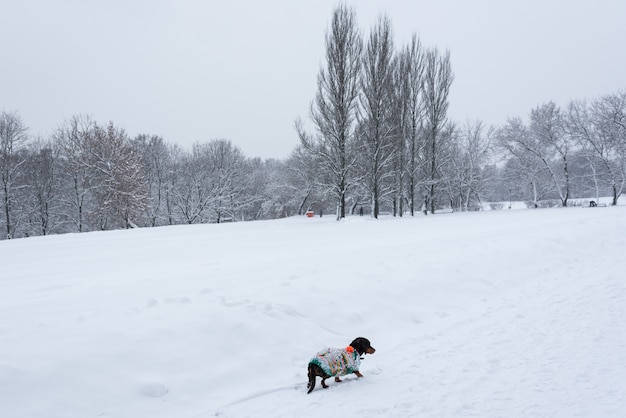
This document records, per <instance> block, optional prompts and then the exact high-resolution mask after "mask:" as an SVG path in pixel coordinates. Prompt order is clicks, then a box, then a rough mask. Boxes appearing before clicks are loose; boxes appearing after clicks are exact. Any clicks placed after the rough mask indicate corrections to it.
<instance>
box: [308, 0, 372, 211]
mask: <svg viewBox="0 0 626 418" xmlns="http://www.w3.org/2000/svg"><path fill="white" fill-rule="evenodd" d="M362 48H363V46H362V40H361V34H360V32H359V30H358V28H357V21H356V15H355V12H354V10H353V9H351V8H348V7H347V6H346V5H340V6H339V7H337V8H336V9H335V10H334V12H333V18H332V22H331V27H330V30H328V31H327V33H326V67H325V68H321V69H320V72H319V75H318V78H317V95H316V98H315V101H314V102H313V104H312V105H311V119H312V121H313V123H314V125H315V127H316V130H317V132H318V135H313V136H311V135H308V134H307V133H306V132H305V131H304V128H303V125H302V122H301V121H300V120H297V121H296V130H297V131H298V135H299V136H300V140H301V142H302V145H303V146H304V147H305V148H306V149H307V150H308V151H309V152H310V153H312V154H313V155H314V156H315V158H317V159H318V160H319V162H320V169H321V170H322V171H323V172H325V173H328V175H327V177H328V179H329V180H328V184H327V187H329V188H330V189H331V191H332V194H333V195H334V196H335V198H336V199H337V220H340V219H342V218H344V217H345V216H346V194H347V193H348V189H349V187H350V175H351V171H352V170H353V167H354V163H355V156H354V155H351V154H350V153H349V149H350V142H351V141H353V140H354V121H355V106H356V103H357V97H358V94H359V92H358V77H359V71H360V57H361V51H362ZM323 177H324V176H323Z"/></svg>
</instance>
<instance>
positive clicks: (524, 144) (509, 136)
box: [495, 118, 543, 207]
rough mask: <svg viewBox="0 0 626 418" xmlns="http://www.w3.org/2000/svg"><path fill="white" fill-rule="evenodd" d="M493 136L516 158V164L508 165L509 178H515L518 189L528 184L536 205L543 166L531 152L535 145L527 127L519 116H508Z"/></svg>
mask: <svg viewBox="0 0 626 418" xmlns="http://www.w3.org/2000/svg"><path fill="white" fill-rule="evenodd" d="M495 136H496V139H497V141H498V145H499V146H500V147H501V148H502V149H503V150H505V152H506V153H507V154H508V155H511V156H513V157H514V158H515V159H516V160H517V163H516V164H509V165H508V166H509V173H510V175H511V178H512V179H514V180H515V181H514V183H515V184H516V185H517V187H519V188H520V189H524V188H525V187H524V185H530V188H531V193H532V202H533V206H534V207H538V205H539V203H538V201H539V196H540V191H541V185H542V181H541V173H542V171H543V168H542V165H541V161H540V160H539V159H538V158H537V156H536V154H535V153H534V152H532V149H533V148H535V147H536V145H535V143H534V140H533V136H532V135H531V133H530V132H529V129H528V127H526V125H525V124H524V123H523V122H522V120H521V119H520V118H510V119H508V121H507V123H506V124H505V125H504V126H503V127H501V128H500V129H498V131H497V132H496V134H495ZM510 161H511V160H509V162H510ZM509 194H510V192H509Z"/></svg>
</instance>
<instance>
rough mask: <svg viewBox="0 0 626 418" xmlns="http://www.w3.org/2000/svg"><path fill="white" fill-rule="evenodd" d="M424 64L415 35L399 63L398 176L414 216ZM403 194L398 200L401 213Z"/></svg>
mask: <svg viewBox="0 0 626 418" xmlns="http://www.w3.org/2000/svg"><path fill="white" fill-rule="evenodd" d="M424 68H425V51H424V48H423V47H422V44H421V42H420V40H419V38H418V37H417V35H413V37H412V39H411V42H410V43H409V44H408V45H407V46H405V47H404V49H403V50H402V52H401V53H400V56H399V63H398V65H397V67H396V83H395V84H396V92H397V93H396V94H397V101H398V102H399V104H400V106H401V111H400V115H401V122H400V135H399V139H400V141H401V144H402V145H401V147H400V149H399V153H400V155H401V157H400V158H401V159H402V160H401V161H402V162H401V164H399V169H400V170H402V172H403V174H401V176H400V177H399V179H398V181H399V184H398V188H399V189H400V190H403V189H404V188H405V183H406V189H407V190H406V200H407V202H408V205H409V209H410V212H411V216H414V215H415V201H416V189H417V188H418V182H419V170H420V165H421V164H420V159H421V155H422V151H423V147H424V142H423V138H424V136H423V135H422V132H423V129H422V126H423V115H424V101H423V94H422V92H423V85H424ZM402 197H403V196H399V198H400V199H401V200H400V202H399V203H398V206H399V210H400V213H402Z"/></svg>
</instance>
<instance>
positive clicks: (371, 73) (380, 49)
mask: <svg viewBox="0 0 626 418" xmlns="http://www.w3.org/2000/svg"><path fill="white" fill-rule="evenodd" d="M392 37H393V35H392V31H391V22H390V20H389V18H387V17H380V18H379V20H378V23H377V24H376V25H375V27H374V28H373V29H372V31H371V33H370V37H369V40H368V42H367V46H366V48H365V51H364V54H363V72H362V74H361V90H362V95H361V98H360V106H359V131H358V139H359V145H360V150H361V167H362V173H363V177H364V185H365V187H366V188H367V189H368V191H369V194H370V201H371V205H372V216H373V217H374V218H378V214H379V212H380V202H381V200H382V199H383V198H385V197H386V196H387V195H389V194H391V193H392V191H393V175H394V173H393V170H392V163H393V161H394V158H395V156H396V155H397V152H398V150H397V146H396V145H397V143H396V141H395V139H396V137H397V136H398V135H399V133H400V132H399V126H398V125H397V124H396V123H397V119H396V120H394V114H393V111H394V108H395V106H394V100H393V99H394V91H393V81H394V80H393V76H394V66H393V39H392Z"/></svg>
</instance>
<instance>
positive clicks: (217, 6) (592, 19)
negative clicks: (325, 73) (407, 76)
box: [0, 0, 626, 158]
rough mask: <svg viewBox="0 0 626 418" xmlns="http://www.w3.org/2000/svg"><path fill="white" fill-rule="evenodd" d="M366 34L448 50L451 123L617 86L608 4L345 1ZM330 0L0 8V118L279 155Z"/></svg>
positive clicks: (621, 18) (136, 0)
mask: <svg viewBox="0 0 626 418" xmlns="http://www.w3.org/2000/svg"><path fill="white" fill-rule="evenodd" d="M346 3H347V4H350V5H354V6H355V9H356V12H357V16H358V18H359V20H360V22H361V29H362V31H363V32H364V33H367V32H368V31H369V29H370V28H371V26H372V24H373V23H374V21H375V20H376V18H377V16H378V15H379V14H380V13H381V12H384V13H386V14H387V15H388V16H389V17H390V18H391V21H392V24H393V28H394V32H395V41H396V46H397V47H400V46H401V45H402V44H403V43H405V42H407V41H408V40H409V39H410V36H411V34H412V33H417V34H418V35H419V37H420V38H421V40H422V41H423V43H424V44H425V45H426V46H437V47H439V48H440V49H441V50H443V49H446V48H447V49H449V50H450V53H451V58H452V69H453V71H454V74H455V81H454V83H453V85H452V89H451V93H450V112H449V114H450V117H451V118H452V119H453V120H455V121H457V122H460V123H464V122H465V121H467V120H468V119H469V120H474V119H481V120H483V121H484V122H485V123H487V124H494V125H499V124H502V123H503V122H505V121H506V118H507V117H509V116H521V117H526V115H527V114H528V113H529V111H530V110H531V109H532V108H533V107H535V106H537V105H538V104H541V103H543V102H546V101H549V100H553V101H555V102H556V103H557V104H559V105H561V106H564V105H566V104H567V102H568V101H570V100H572V99H585V98H586V99H594V98H596V97H598V96H600V95H604V94H608V93H613V92H616V91H618V90H621V89H624V88H626V1H623V0H593V1H592V0H588V1H587V0H543V1H541V0H507V1H503V0H480V1H478V0H477V1H472V0H431V1H426V0H413V1H409V0H404V1H401V0H358V1H357V0H349V1H346ZM337 4H338V2H337V1H335V0H309V1H296V0H263V1H260V0H259V1H254V0H249V1H242V0H229V1H208V0H207V1H201V0H106V1H105V0H56V1H55V0H0V40H1V42H0V110H5V111H17V112H18V114H19V115H20V116H21V117H22V119H23V121H24V122H25V124H26V125H27V126H29V127H30V131H31V133H32V134H34V135H41V136H42V137H46V136H47V135H48V134H50V133H51V132H53V131H54V129H55V128H56V127H57V126H58V125H60V124H61V123H63V121H65V120H66V119H68V118H70V117H71V116H73V115H76V114H89V115H91V116H92V117H93V119H95V120H96V121H98V122H100V123H106V122H107V121H109V120H111V121H113V122H114V123H115V124H116V125H117V126H120V127H122V128H124V129H126V131H127V132H128V133H129V134H130V135H131V136H134V135H136V134H139V133H148V134H156V135H161V136H163V138H164V139H165V140H166V141H167V142H169V143H178V144H180V145H182V146H184V147H188V146H190V145H191V144H192V143H194V142H198V141H200V142H204V141H208V140H210V139H215V138H227V139H230V140H231V141H232V142H233V143H234V144H235V145H237V146H238V147H240V148H241V149H242V150H243V152H244V153H245V155H247V156H248V157H262V158H269V157H275V158H284V157H287V156H288V155H289V153H290V152H291V151H292V150H293V148H294V147H295V146H296V145H297V143H298V138H297V135H296V133H295V131H294V129H293V122H294V120H295V118H297V117H298V116H300V117H302V118H303V119H305V120H306V119H308V111H309V104H310V102H311V100H312V99H313V96H314V94H315V89H316V76H317V72H318V69H319V66H320V64H322V63H323V54H324V33H325V31H326V28H327V26H328V24H329V22H330V18H331V14H332V10H333V8H334V6H335V5H337Z"/></svg>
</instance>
